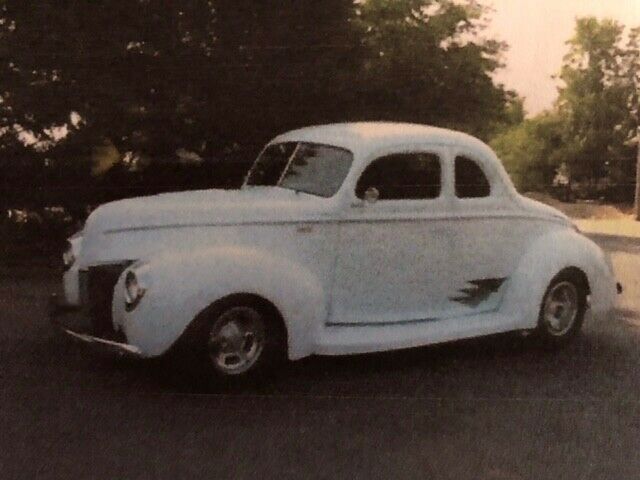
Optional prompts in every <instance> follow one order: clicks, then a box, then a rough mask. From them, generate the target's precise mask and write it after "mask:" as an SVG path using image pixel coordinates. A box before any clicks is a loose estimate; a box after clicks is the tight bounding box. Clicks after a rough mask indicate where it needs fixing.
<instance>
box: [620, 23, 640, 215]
mask: <svg viewBox="0 0 640 480" xmlns="http://www.w3.org/2000/svg"><path fill="white" fill-rule="evenodd" d="M623 68H624V80H625V82H626V86H627V89H628V97H627V108H628V110H629V113H630V115H629V117H628V121H627V123H626V124H625V125H623V131H624V132H627V140H628V141H627V143H628V144H629V145H635V148H636V185H635V187H636V188H635V192H634V193H635V205H634V207H635V208H634V214H635V218H636V220H638V221H640V27H637V28H634V29H632V30H631V32H630V34H629V40H628V42H627V45H626V50H625V54H624V56H623Z"/></svg>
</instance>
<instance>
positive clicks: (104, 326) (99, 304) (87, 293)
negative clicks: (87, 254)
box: [79, 261, 133, 336]
mask: <svg viewBox="0 0 640 480" xmlns="http://www.w3.org/2000/svg"><path fill="white" fill-rule="evenodd" d="M131 263H133V262H131V261H126V262H120V263H111V264H108V265H98V266H93V267H89V269H87V270H82V271H80V278H79V281H80V300H81V302H82V306H83V308H84V309H85V311H86V313H87V315H88V316H89V319H90V321H91V327H92V331H93V333H94V334H95V335H101V336H105V335H107V336H111V335H113V334H114V333H115V332H114V330H113V322H112V319H111V303H112V301H113V290H114V287H115V285H116V283H117V281H118V278H120V274H121V273H122V272H123V271H124V269H125V268H127V267H128V266H129V265H131Z"/></svg>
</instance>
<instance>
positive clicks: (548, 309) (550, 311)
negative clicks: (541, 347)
mask: <svg viewBox="0 0 640 480" xmlns="http://www.w3.org/2000/svg"><path fill="white" fill-rule="evenodd" d="M577 316H578V289H577V288H576V286H575V285H574V284H573V283H571V282H560V283H558V284H556V285H554V286H553V288H552V289H551V290H550V291H549V293H547V296H546V297H545V301H544V308H543V319H544V323H545V325H546V327H547V331H548V332H549V333H550V334H551V335H554V336H557V337H560V336H562V335H564V334H566V333H567V332H568V331H569V330H571V327H572V326H573V324H574V322H575V320H576V317H577Z"/></svg>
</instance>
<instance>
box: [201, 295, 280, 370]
mask: <svg viewBox="0 0 640 480" xmlns="http://www.w3.org/2000/svg"><path fill="white" fill-rule="evenodd" d="M206 320H207V321H206V322H205V326H206V329H203V330H204V331H201V334H202V336H201V337H200V342H201V343H200V345H201V348H200V352H201V354H202V356H201V362H202V363H201V364H204V365H206V370H208V372H209V374H210V376H211V377H213V378H214V379H216V380H221V381H223V382H238V381H242V380H245V379H249V378H251V379H257V378H259V377H264V376H265V375H267V374H268V373H270V372H272V371H273V370H274V367H275V366H276V365H277V364H279V363H280V362H282V361H283V360H284V359H285V358H286V340H285V334H284V331H283V328H282V327H281V325H280V323H279V322H278V321H277V319H276V318H274V313H273V312H270V311H269V309H268V308H265V307H264V306H263V305H260V304H259V303H256V302H251V301H233V302H225V303H224V304H222V305H219V306H218V307H217V308H215V309H214V310H213V311H211V312H209V314H208V315H207V318H206Z"/></svg>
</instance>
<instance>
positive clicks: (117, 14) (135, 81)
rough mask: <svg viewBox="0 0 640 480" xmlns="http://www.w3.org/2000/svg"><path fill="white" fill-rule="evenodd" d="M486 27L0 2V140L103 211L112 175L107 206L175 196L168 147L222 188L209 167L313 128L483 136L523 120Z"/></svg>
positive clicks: (423, 8) (179, 5)
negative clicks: (125, 199) (115, 200)
mask: <svg viewBox="0 0 640 480" xmlns="http://www.w3.org/2000/svg"><path fill="white" fill-rule="evenodd" d="M485 24H486V10H485V8H484V7H482V6H481V5H480V4H479V3H478V2H477V1H475V0H462V1H460V0H456V1H453V0H367V1H358V2H354V1H353V0H326V1H322V2H319V1H317V0H296V1H292V0H288V1H286V2H282V1H280V0H279V1H275V0H260V1H258V0H193V1H189V2H166V1H164V0H130V1H127V2H113V1H106V0H65V1H62V0H38V1H37V2H36V1H25V0H4V1H3V2H2V3H1V4H0V45H1V46H0V48H1V49H2V51H1V52H0V54H1V55H0V58H1V59H2V60H1V61H0V97H1V99H2V101H1V102H0V143H2V142H3V141H9V140H8V139H9V137H14V138H15V135H16V133H17V132H18V130H22V131H23V136H24V135H26V137H24V138H28V137H31V140H32V141H35V142H36V143H37V146H38V148H39V149H40V150H41V151H40V152H37V151H33V150H32V153H33V155H34V156H38V157H39V161H38V162H36V164H40V165H43V164H44V163H45V162H44V157H45V156H46V157H50V158H51V159H52V160H53V164H54V165H55V169H54V170H56V172H61V173H55V174H54V173H52V172H51V171H50V170H44V171H43V172H44V173H43V172H39V174H43V175H44V176H43V178H45V179H46V181H45V184H46V182H48V181H54V179H55V182H60V184H59V185H56V188H60V191H61V192H64V191H73V192H75V193H76V194H75V195H73V199H74V200H77V199H79V198H84V199H87V198H90V197H91V192H90V191H89V190H88V187H87V188H85V186H88V185H93V191H94V192H96V193H95V198H94V199H93V200H99V201H104V200H106V199H108V198H110V196H109V195H106V196H105V195H103V193H102V192H105V191H106V189H107V187H106V186H105V185H102V184H99V183H100V182H102V181H103V180H101V178H102V177H110V176H111V177H113V178H117V179H118V182H115V181H114V183H118V188H119V190H118V191H117V192H116V193H113V195H111V197H113V196H120V195H122V192H129V190H128V189H129V188H130V186H131V185H132V184H135V185H137V187H136V190H135V191H133V190H131V191H130V193H131V194H138V193H144V190H143V192H141V191H140V190H138V189H137V188H138V186H140V185H143V184H144V182H147V184H151V183H152V182H160V183H156V185H155V186H154V187H153V188H151V187H149V189H148V190H147V191H155V189H156V187H159V188H160V187H161V188H165V189H168V188H175V187H176V186H177V185H175V182H173V181H172V177H171V175H170V174H173V175H174V176H176V174H175V172H173V170H172V169H169V168H167V164H168V162H170V161H171V160H172V159H173V161H174V162H175V161H176V159H177V152H179V151H183V152H187V153H188V154H189V155H191V156H197V157H199V158H203V159H204V162H203V163H202V164H201V166H200V167H199V168H195V167H194V169H195V170H198V171H199V172H200V174H199V179H200V178H205V175H204V172H205V171H206V172H208V171H209V170H212V171H214V172H217V173H216V175H218V177H220V178H218V180H217V184H222V183H225V182H226V180H222V179H223V178H225V179H226V178H227V175H228V170H225V169H224V168H222V167H221V163H220V162H219V161H218V159H220V158H222V157H229V156H234V157H236V158H238V159H240V161H241V162H244V163H245V164H246V163H247V162H248V161H250V160H251V159H252V158H253V157H254V155H255V153H256V151H257V150H258V149H259V148H260V146H261V145H262V144H263V143H264V142H265V141H266V140H268V139H269V138H270V137H272V136H274V135H275V134H277V133H280V132H282V131H284V130H287V129H291V128H295V127H299V126H304V125H310V124H318V123H326V122H337V121H345V120H383V119H386V120H401V121H414V122H419V123H430V124H435V125H440V126H448V127H454V128H458V129H462V130H465V131H468V132H470V133H475V134H477V135H480V136H482V137H484V138H488V137H489V136H490V135H491V134H492V133H493V131H494V130H495V129H496V128H498V127H499V126H504V125H508V124H511V123H512V122H513V116H514V114H515V115H516V116H517V115H519V114H518V112H517V107H516V109H515V110H514V109H513V107H514V106H516V104H515V103H514V98H515V97H514V95H513V94H512V93H511V92H507V91H506V90H505V89H504V88H503V87H502V86H500V85H495V84H494V82H493V79H492V74H493V73H494V72H495V71H496V69H497V68H499V66H500V56H501V53H502V52H503V50H504V48H505V45H503V44H502V43H499V42H497V41H494V40H486V39H483V36H481V35H480V34H481V33H482V31H483V29H484V28H485ZM72 112H76V113H74V114H72ZM72 116H73V117H74V118H75V122H72V121H71V119H72ZM78 119H81V121H78ZM55 126H66V128H67V129H68V130H69V132H70V133H69V135H68V136H67V137H66V138H65V140H64V141H61V142H60V141H57V140H56V134H55V129H52V127H55ZM25 132H26V133H25ZM28 132H31V133H30V134H27V133H28ZM105 146H108V147H105ZM125 158H128V159H129V160H130V159H132V158H135V159H140V158H143V159H145V162H137V163H136V162H130V163H127V161H124V160H123V159H125ZM143 164H144V165H147V167H146V170H145V171H142V172H140V171H139V170H140V169H141V167H140V165H143ZM132 165H133V166H135V168H132ZM82 166H83V168H82ZM132 169H133V170H136V171H135V172H130V173H131V175H130V176H129V177H127V176H126V172H127V170H132ZM143 170H144V169H143ZM151 170H157V171H162V172H166V175H165V174H164V173H163V174H162V179H161V180H160V179H157V178H156V179H154V177H153V176H151V175H150V174H149V171H151ZM62 172H67V173H68V174H69V175H68V176H67V177H65V176H64V174H63V173H62ZM91 172H93V173H94V174H95V175H98V177H100V178H94V177H92V176H91ZM1 175H2V173H1V172H0V176H1ZM83 175H84V177H83ZM178 176H179V175H178ZM142 177H144V179H145V180H144V181H143V180H140V179H141V178H142ZM80 178H84V180H79V179H80ZM127 178H129V180H127ZM206 178H208V179H209V178H210V176H206ZM131 179H135V180H131ZM199 179H198V181H197V182H194V183H193V185H198V186H201V185H200V183H199ZM105 181H106V180H105ZM72 182H73V183H72ZM96 182H97V183H96ZM131 182H133V183H131ZM172 182H173V183H172ZM78 183H79V184H80V185H78ZM231 183H235V180H234V182H231ZM181 186H182V187H184V185H181ZM12 187H13V189H14V191H16V192H18V194H20V192H28V191H29V188H28V185H26V186H21V185H13V186H12ZM82 188H85V193H84V194H83V195H79V194H77V192H78V191H79V189H82ZM98 191H100V192H101V193H100V195H98V194H97V192H98ZM59 198H60V196H56V199H59Z"/></svg>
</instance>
